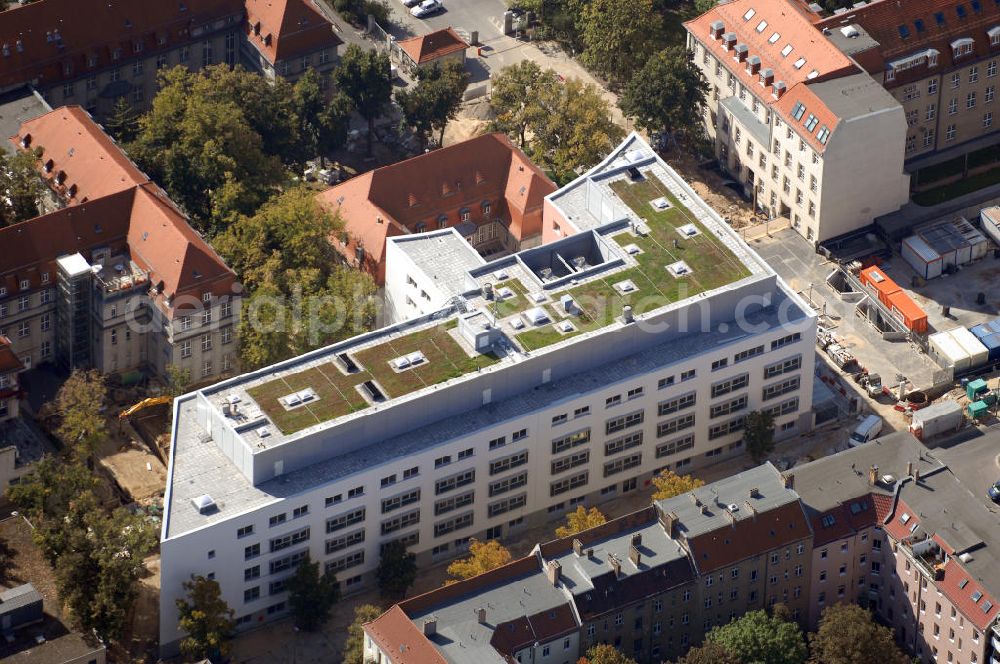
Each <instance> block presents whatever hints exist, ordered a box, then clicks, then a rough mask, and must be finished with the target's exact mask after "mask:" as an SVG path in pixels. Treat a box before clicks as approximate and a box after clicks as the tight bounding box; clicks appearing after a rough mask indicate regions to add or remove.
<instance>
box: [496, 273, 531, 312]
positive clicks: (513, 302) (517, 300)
mask: <svg viewBox="0 0 1000 664" xmlns="http://www.w3.org/2000/svg"><path fill="white" fill-rule="evenodd" d="M501 288H509V289H511V290H512V291H514V297H508V298H507V299H505V300H494V302H493V305H492V306H491V307H490V311H491V312H492V313H493V315H494V316H496V318H497V319H498V320H499V319H501V318H506V317H507V316H512V315H514V314H516V313H517V312H519V311H524V310H525V309H526V308H528V305H529V302H528V299H527V298H526V297H525V293H527V292H528V289H527V288H525V287H524V284H522V283H521V282H520V281H519V280H517V279H504V280H503V281H500V282H497V283H495V284H493V291H494V292H496V291H498V290H499V289H501Z"/></svg>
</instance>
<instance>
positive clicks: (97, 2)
mask: <svg viewBox="0 0 1000 664" xmlns="http://www.w3.org/2000/svg"><path fill="white" fill-rule="evenodd" d="M11 4H12V7H11V9H8V10H7V11H5V12H4V13H3V20H2V21H0V45H3V48H4V49H6V50H5V52H6V53H9V55H4V54H3V53H0V89H2V88H5V87H7V86H10V85H14V84H19V83H26V82H29V81H37V82H36V83H35V86H36V87H45V86H47V85H53V84H56V83H59V82H60V81H63V80H72V79H76V78H80V77H81V76H84V75H86V72H88V71H92V70H97V69H102V68H104V67H109V66H111V64H112V63H113V62H114V60H113V55H114V53H115V51H116V49H120V58H121V59H129V58H132V57H134V56H136V55H137V54H138V53H139V52H140V51H137V50H136V45H138V44H141V47H140V48H141V49H142V50H141V53H143V54H144V55H147V56H148V55H149V54H150V53H155V52H157V51H161V50H167V49H173V48H177V46H178V45H179V44H183V43H187V42H191V41H192V40H193V39H192V36H191V32H192V28H195V27H197V26H201V25H204V24H207V23H211V22H212V21H215V20H218V19H220V18H223V17H225V16H236V15H242V13H243V2H242V0H158V1H155V2H131V1H128V0H44V2H33V3H30V4H27V5H17V4H14V3H11ZM161 42H162V43H161ZM91 59H93V60H94V66H93V67H92V66H90V62H89V60H91ZM67 67H68V68H69V70H68V73H67Z"/></svg>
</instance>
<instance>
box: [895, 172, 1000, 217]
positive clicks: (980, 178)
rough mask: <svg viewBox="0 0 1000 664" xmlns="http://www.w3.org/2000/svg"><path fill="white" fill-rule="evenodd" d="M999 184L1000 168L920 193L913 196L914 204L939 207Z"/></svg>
mask: <svg viewBox="0 0 1000 664" xmlns="http://www.w3.org/2000/svg"><path fill="white" fill-rule="evenodd" d="M998 182H1000V166H998V167H996V168H993V169H990V170H988V171H984V172H982V173H977V174H975V175H970V176H969V177H967V178H963V179H961V180H958V181H956V182H952V183H951V184H946V185H944V186H942V187H935V188H934V189H928V190H926V191H919V192H917V193H915V194H913V202H914V203H916V204H917V205H921V206H924V207H927V206H930V205H937V204H938V203H944V202H945V201H950V200H951V199H953V198H958V197H959V196H964V195H965V194H969V193H972V192H973V191H976V190H978V189H982V188H983V187H989V186H990V185H994V184H997V183H998Z"/></svg>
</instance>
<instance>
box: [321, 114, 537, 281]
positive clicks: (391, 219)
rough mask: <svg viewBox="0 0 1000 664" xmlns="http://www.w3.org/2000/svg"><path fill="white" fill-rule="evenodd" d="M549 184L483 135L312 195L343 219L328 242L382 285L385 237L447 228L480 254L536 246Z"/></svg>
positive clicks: (510, 148)
mask: <svg viewBox="0 0 1000 664" xmlns="http://www.w3.org/2000/svg"><path fill="white" fill-rule="evenodd" d="M555 189H556V186H555V184H554V183H553V182H552V181H551V180H550V179H549V178H548V176H546V175H545V173H544V172H542V170H541V169H539V168H538V167H537V166H535V165H534V164H532V163H531V160H530V159H528V157H527V155H525V154H524V153H523V152H522V151H521V150H520V149H519V148H517V147H516V146H514V144H512V143H511V142H510V139H509V138H507V137H506V136H505V135H503V134H499V133H495V134H485V135H483V136H478V137H476V138H471V139H469V140H467V141H463V142H461V143H456V144H455V145H449V146H447V147H444V148H441V149H440V150H434V151H432V152H428V153H425V154H422V155H419V156H416V157H413V158H411V159H406V160H404V161H401V162H397V163H395V164H390V165H388V166H383V167H381V168H376V169H375V170H373V171H369V172H367V173H364V174H363V175H360V176H358V177H355V178H351V179H350V180H348V181H347V182H342V183H340V184H338V185H335V186H333V187H331V188H329V189H327V190H326V191H324V192H321V193H320V194H318V195H317V200H319V202H320V203H321V204H322V205H323V206H324V207H325V208H327V209H328V210H330V212H332V213H336V214H338V215H339V216H340V218H341V220H342V221H343V222H344V230H343V231H342V232H341V233H339V234H338V235H337V236H336V237H334V238H331V241H332V242H333V246H334V247H335V248H336V249H337V251H338V252H340V253H341V254H342V255H343V256H344V258H345V259H346V260H347V261H348V262H350V263H351V264H352V265H354V266H355V267H358V268H360V269H362V270H365V271H366V272H368V273H369V274H371V275H372V278H373V279H375V282H376V283H377V284H379V285H382V284H384V283H385V270H386V253H385V252H386V248H385V247H386V241H387V238H390V237H393V236H399V235H406V234H412V233H424V232H427V231H432V230H437V229H443V228H455V229H456V230H458V231H459V232H460V233H461V235H462V237H464V238H465V239H466V240H467V241H468V242H469V244H471V245H472V246H473V248H475V249H476V251H478V252H479V253H481V254H483V255H484V256H487V257H489V256H496V255H501V254H505V253H511V252H514V251H518V250H520V249H527V248H529V247H532V246H536V245H538V244H540V243H541V235H542V201H543V199H544V197H545V196H547V195H548V194H550V193H552V192H553V191H555Z"/></svg>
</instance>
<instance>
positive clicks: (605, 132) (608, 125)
mask: <svg viewBox="0 0 1000 664" xmlns="http://www.w3.org/2000/svg"><path fill="white" fill-rule="evenodd" d="M541 103H542V105H543V108H546V109H547V110H548V113H547V114H546V116H545V117H544V119H543V121H542V123H541V124H540V125H538V126H537V127H535V128H533V134H534V138H533V139H532V142H531V155H532V157H533V158H534V159H535V160H536V161H537V162H539V163H541V164H543V165H545V167H546V168H548V169H549V170H550V171H551V172H552V173H553V174H554V179H556V180H558V181H560V182H562V183H565V182H568V181H569V180H571V179H573V178H574V177H576V174H577V173H578V172H579V171H580V170H582V169H587V168H590V167H591V166H594V165H596V164H597V163H598V162H600V161H601V159H603V158H604V157H606V156H607V154H608V152H610V151H611V149H612V148H613V147H614V146H615V145H617V144H618V143H619V142H620V141H621V139H622V138H623V137H624V135H625V132H624V131H623V130H622V128H621V127H619V126H618V125H616V124H615V123H614V122H613V121H612V119H611V106H610V104H609V103H608V101H607V100H606V99H605V98H604V97H603V96H602V95H601V92H600V90H598V88H596V87H595V86H593V85H591V84H589V83H583V82H582V81H581V80H580V79H577V78H571V79H569V80H567V81H566V82H565V83H564V84H563V85H560V86H557V87H556V88H554V89H552V90H550V93H549V94H548V95H546V94H545V93H544V91H541Z"/></svg>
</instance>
